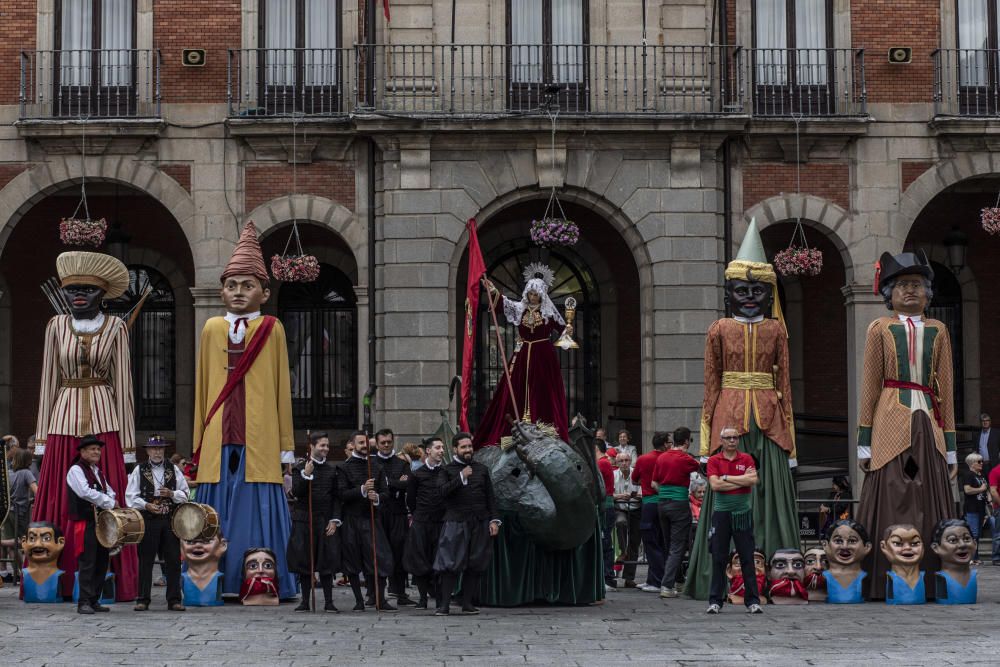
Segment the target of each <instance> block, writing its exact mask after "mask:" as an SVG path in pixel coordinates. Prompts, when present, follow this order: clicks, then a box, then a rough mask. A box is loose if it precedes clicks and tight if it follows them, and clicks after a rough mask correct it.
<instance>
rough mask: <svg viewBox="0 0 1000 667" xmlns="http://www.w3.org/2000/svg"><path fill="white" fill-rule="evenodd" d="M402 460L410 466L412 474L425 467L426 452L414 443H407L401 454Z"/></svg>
mask: <svg viewBox="0 0 1000 667" xmlns="http://www.w3.org/2000/svg"><path fill="white" fill-rule="evenodd" d="M399 456H400V458H402V459H403V460H404V461H406V462H407V463H409V464H410V472H415V471H416V470H417V468H419V467H420V466H422V465H424V450H423V449H421V448H420V445H418V444H416V443H414V442H407V443H406V444H404V445H403V449H401V450H400V452H399Z"/></svg>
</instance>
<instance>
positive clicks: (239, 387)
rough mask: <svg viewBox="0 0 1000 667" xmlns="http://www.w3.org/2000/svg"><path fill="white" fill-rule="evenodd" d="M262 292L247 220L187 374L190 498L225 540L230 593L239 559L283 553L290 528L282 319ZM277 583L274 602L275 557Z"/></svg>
mask: <svg viewBox="0 0 1000 667" xmlns="http://www.w3.org/2000/svg"><path fill="white" fill-rule="evenodd" d="M268 287H269V281H268V275H267V269H266V268H265V267H264V257H263V255H262V254H261V250H260V244H259V243H258V241H257V230H256V228H255V227H254V224H253V222H248V223H247V224H246V226H244V227H243V232H242V234H241V235H240V240H239V242H238V243H237V244H236V248H235V249H234V250H233V255H232V258H231V259H230V260H229V263H228V264H227V265H226V268H225V270H224V271H223V272H222V301H223V303H224V304H225V307H226V311H227V312H226V314H225V316H222V317H213V318H211V319H210V320H208V322H206V323H205V328H204V329H203V330H202V333H201V344H200V347H199V351H198V367H197V369H196V373H195V401H194V403H195V405H194V445H195V457H196V459H197V462H198V478H197V479H198V490H197V500H198V502H200V503H204V504H207V505H211V506H212V507H214V508H215V509H216V511H217V512H218V513H219V521H220V524H221V528H222V534H223V535H225V536H226V538H227V540H228V541H229V548H228V550H227V551H226V555H225V563H224V567H223V571H224V573H225V578H224V583H223V590H224V592H225V593H226V594H234V595H235V594H239V592H240V585H241V584H242V583H243V581H242V580H243V577H242V572H243V563H242V558H243V554H244V553H245V552H246V551H247V550H248V549H251V548H258V547H263V548H268V549H270V550H271V551H273V552H274V553H284V551H285V546H286V545H287V544H288V537H289V535H290V533H291V530H292V522H291V517H290V515H289V511H288V502H287V501H286V499H285V493H284V487H283V486H282V470H281V466H282V464H283V463H292V462H294V456H295V455H294V436H293V434H292V398H291V385H290V382H289V372H288V347H287V344H286V342H285V330H284V328H283V327H282V326H281V322H279V321H278V320H277V319H276V318H274V317H271V316H269V315H262V314H261V312H260V307H261V305H263V304H264V303H265V302H266V301H267V299H268V297H270V294H271V292H270V289H268ZM276 579H277V583H278V589H279V590H280V592H281V595H284V596H288V597H290V596H293V595H294V593H295V590H296V582H295V579H294V578H293V577H292V576H291V575H290V574H289V573H288V568H287V564H286V563H284V562H283V559H279V562H278V563H277V568H276Z"/></svg>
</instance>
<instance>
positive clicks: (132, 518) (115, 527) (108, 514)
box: [96, 507, 146, 552]
mask: <svg viewBox="0 0 1000 667" xmlns="http://www.w3.org/2000/svg"><path fill="white" fill-rule="evenodd" d="M96 532H97V541H98V542H100V543H101V546H102V547H104V548H105V549H110V550H112V551H115V552H117V551H120V550H121V548H122V547H123V546H126V545H128V544H139V542H142V536H143V535H145V534H146V522H145V521H143V520H142V514H141V513H140V512H139V510H137V509H133V508H131V507H116V508H114V509H110V510H102V511H101V512H99V513H98V514H97V531H96Z"/></svg>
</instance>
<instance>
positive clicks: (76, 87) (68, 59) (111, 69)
mask: <svg viewBox="0 0 1000 667" xmlns="http://www.w3.org/2000/svg"><path fill="white" fill-rule="evenodd" d="M20 106H21V109H20V118H21V119H22V120H27V119H51V118H65V119H71V118H109V119H111V118H159V116H160V52H159V50H157V49H79V50H60V51H22V52H21V88H20Z"/></svg>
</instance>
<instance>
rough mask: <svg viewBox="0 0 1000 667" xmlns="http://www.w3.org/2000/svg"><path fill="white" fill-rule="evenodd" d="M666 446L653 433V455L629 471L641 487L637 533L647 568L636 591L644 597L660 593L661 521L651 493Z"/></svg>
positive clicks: (661, 437)
mask: <svg viewBox="0 0 1000 667" xmlns="http://www.w3.org/2000/svg"><path fill="white" fill-rule="evenodd" d="M626 433H628V432H627V431H626ZM668 444H670V436H669V435H668V434H666V433H664V432H662V431H658V432H657V433H654V434H653V451H651V452H647V453H645V454H643V455H642V456H640V457H639V458H638V459H636V462H635V467H633V468H632V482H633V483H635V484H638V485H639V486H640V487H642V510H641V513H640V515H639V533H640V534H641V535H642V548H643V550H644V551H645V552H646V563H648V565H649V568H648V571H647V573H646V582H645V583H643V584H640V585H639V586H637V588H638V589H639V590H642V591H646V592H647V593H659V592H660V582H661V581H662V580H663V536H662V534H661V532H660V517H659V513H658V510H657V505H658V503H659V501H660V498H659V496H658V495H657V493H656V491H654V490H653V486H652V482H653V471H654V469H655V468H656V461H657V459H659V458H660V454H662V453H663V452H665V451H666V449H667V445H668Z"/></svg>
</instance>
